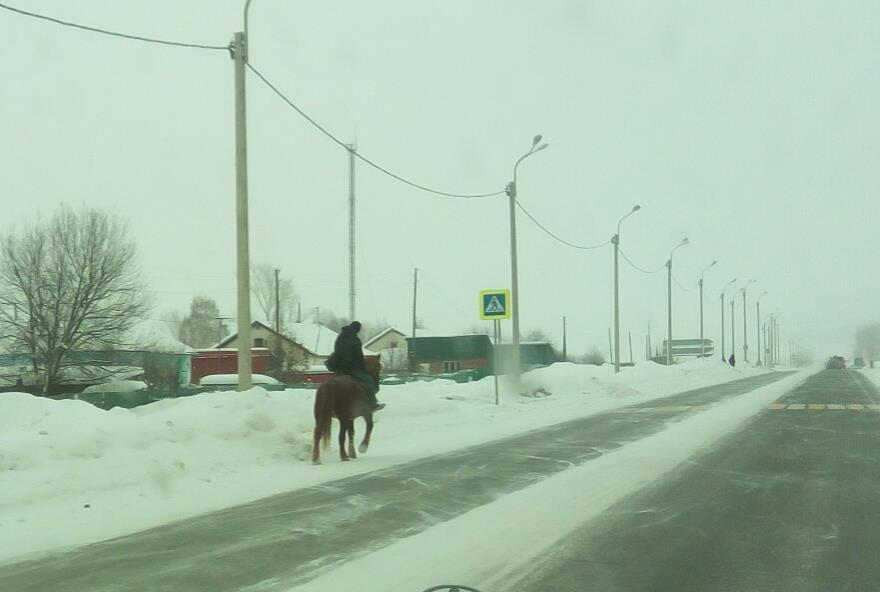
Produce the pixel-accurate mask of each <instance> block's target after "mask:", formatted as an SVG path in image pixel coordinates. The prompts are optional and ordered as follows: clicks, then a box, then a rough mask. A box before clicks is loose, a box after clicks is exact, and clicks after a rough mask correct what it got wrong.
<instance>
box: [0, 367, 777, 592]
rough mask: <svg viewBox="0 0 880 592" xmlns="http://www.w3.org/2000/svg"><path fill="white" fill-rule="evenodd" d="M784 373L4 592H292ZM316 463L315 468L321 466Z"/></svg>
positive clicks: (327, 496) (37, 576)
mask: <svg viewBox="0 0 880 592" xmlns="http://www.w3.org/2000/svg"><path fill="white" fill-rule="evenodd" d="M784 376H787V373H784V372H777V373H769V374H765V375H761V376H756V377H752V378H747V379H743V380H739V381H734V382H731V383H727V384H724V385H718V386H714V387H709V388H702V389H697V390H694V391H689V392H685V393H681V394H678V395H673V396H670V397H666V398H664V399H662V400H659V401H654V402H652V403H648V404H645V405H641V406H632V407H629V408H627V409H626V410H625V411H626V412H625V413H621V412H619V411H618V412H609V413H603V414H600V415H596V416H592V417H588V418H583V419H578V420H573V421H570V422H566V423H563V424H558V425H555V426H551V427H548V428H545V429H541V430H536V431H532V432H528V433H525V434H521V435H518V436H515V437H511V438H505V439H502V440H496V441H494V442H489V443H486V444H483V445H479V446H473V447H470V448H465V449H462V450H458V451H455V452H452V453H448V454H442V455H438V456H434V457H430V458H427V459H423V460H420V461H417V462H413V463H408V464H404V465H398V466H395V467H390V468H388V469H384V470H380V471H375V472H372V473H368V474H364V475H359V476H356V477H350V478H346V479H343V480H338V481H334V482H331V483H327V484H325V485H322V486H317V487H311V488H307V489H302V490H297V491H292V492H289V493H285V494H281V495H277V496H273V497H270V498H266V499H263V500H258V501H256V502H253V503H250V504H247V505H243V506H238V507H234V508H229V509H225V510H222V511H218V512H213V513H210V514H205V515H203V516H199V517H196V518H192V519H189V520H184V521H181V522H177V523H173V524H169V525H166V526H162V527H158V528H154V529H151V530H147V531H144V532H140V533H137V534H133V535H130V536H125V537H121V538H117V539H113V540H110V541H105V542H101V543H97V544H93V545H88V546H84V547H80V548H77V549H74V550H71V551H68V552H64V553H58V554H52V555H49V556H45V557H42V558H40V559H34V560H30V561H24V562H19V563H13V564H6V565H2V566H0V590H4V591H5V590H10V591H12V590H14V591H16V592H24V591H31V590H33V591H40V592H46V591H52V592H108V591H131V590H137V591H155V592H160V591H161V592H170V591H173V592H205V591H211V592H224V591H233V590H235V591H238V590H260V591H262V592H268V591H273V590H286V589H288V588H289V587H291V586H293V585H296V584H300V583H303V582H305V581H307V580H310V579H312V578H314V577H316V576H317V575H320V573H322V572H323V571H324V570H327V569H332V567H333V566H335V565H337V564H339V563H340V562H344V561H347V560H349V559H351V558H353V557H356V556H359V555H363V554H365V553H368V552H370V551H373V550H375V549H378V548H381V547H383V546H386V545H388V544H390V543H391V542H393V541H395V540H397V539H400V538H402V537H406V536H409V535H412V534H415V533H417V532H421V531H423V530H425V529H427V528H429V527H431V526H432V525H434V524H437V523H439V522H442V521H445V520H449V519H450V518H453V517H455V516H458V515H460V514H462V513H464V512H466V511H468V510H471V509H473V508H475V507H478V506H480V505H483V504H486V503H490V502H492V501H493V500H495V499H497V498H498V497H500V496H503V495H505V494H507V493H509V492H511V491H515V490H518V489H521V488H524V487H527V486H529V485H531V484H533V483H536V482H538V481H540V480H542V479H545V478H547V477H548V476H550V475H552V474H554V473H556V472H558V471H561V470H563V469H565V468H566V467H569V466H572V465H576V464H580V463H584V462H586V461H588V460H590V459H592V458H595V457H597V456H600V455H602V454H604V453H605V452H607V451H609V450H613V449H615V448H618V447H620V446H622V445H624V444H626V443H628V442H632V441H635V440H638V439H640V438H643V437H645V436H647V435H650V434H652V433H655V432H657V431H659V430H661V429H663V427H664V426H665V425H666V424H667V423H669V422H673V421H678V420H681V419H682V418H684V417H687V416H688V415H689V414H692V413H695V412H698V411H700V410H701V409H703V408H705V407H706V406H708V405H711V404H714V403H717V402H719V401H721V400H723V399H726V398H728V397H733V396H736V395H740V394H743V393H745V392H748V391H751V390H753V389H755V388H758V387H760V386H763V385H766V384H770V383H772V382H775V381H777V380H779V379H781V378H783V377H784ZM316 470H320V468H319V467H317V468H316Z"/></svg>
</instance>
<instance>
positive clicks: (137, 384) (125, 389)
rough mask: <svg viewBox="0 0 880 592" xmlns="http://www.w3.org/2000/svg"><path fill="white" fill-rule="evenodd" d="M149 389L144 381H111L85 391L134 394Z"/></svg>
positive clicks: (89, 387)
mask: <svg viewBox="0 0 880 592" xmlns="http://www.w3.org/2000/svg"><path fill="white" fill-rule="evenodd" d="M145 388H147V383H146V382H143V381H142V380H111V381H110V382H102V383H101V384H93V385H92V386H87V387H86V388H84V389H83V392H84V393H133V392H135V391H142V390H144V389H145Z"/></svg>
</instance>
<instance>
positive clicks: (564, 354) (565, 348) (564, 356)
mask: <svg viewBox="0 0 880 592" xmlns="http://www.w3.org/2000/svg"><path fill="white" fill-rule="evenodd" d="M567 360H568V344H567V343H566V330H565V317H562V361H563V362H565V361H567Z"/></svg>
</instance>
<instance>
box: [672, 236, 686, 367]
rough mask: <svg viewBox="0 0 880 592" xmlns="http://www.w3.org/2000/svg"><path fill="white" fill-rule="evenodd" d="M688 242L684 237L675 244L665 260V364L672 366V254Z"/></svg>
mask: <svg viewBox="0 0 880 592" xmlns="http://www.w3.org/2000/svg"><path fill="white" fill-rule="evenodd" d="M688 244H690V241H688V239H686V238H684V239H682V240H681V242H680V243H678V244H677V245H675V246H674V247H673V248H672V250H671V251H669V259H667V260H666V272H667V273H666V275H667V282H666V283H667V290H666V307H667V311H666V312H667V314H666V320H667V321H668V326H667V329H668V330H667V333H666V365H667V366H672V254H673V253H675V251H676V250H677V249H678V248H679V247H683V246H685V245H688Z"/></svg>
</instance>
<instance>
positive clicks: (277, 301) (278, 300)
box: [275, 269, 281, 333]
mask: <svg viewBox="0 0 880 592" xmlns="http://www.w3.org/2000/svg"><path fill="white" fill-rule="evenodd" d="M279 271H281V270H280V269H276V270H275V332H276V333H281V297H280V292H279V290H278V272H279Z"/></svg>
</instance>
